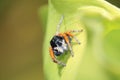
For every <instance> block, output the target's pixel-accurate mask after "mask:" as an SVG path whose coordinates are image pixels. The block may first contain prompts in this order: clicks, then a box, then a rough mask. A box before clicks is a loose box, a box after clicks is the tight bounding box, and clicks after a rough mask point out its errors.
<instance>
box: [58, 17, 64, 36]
mask: <svg viewBox="0 0 120 80" xmlns="http://www.w3.org/2000/svg"><path fill="white" fill-rule="evenodd" d="M63 19H64V16H63V15H62V16H61V19H60V21H59V24H58V25H57V29H56V35H57V34H58V33H59V29H60V26H61V24H62V21H63Z"/></svg>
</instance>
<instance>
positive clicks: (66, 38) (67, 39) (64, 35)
mask: <svg viewBox="0 0 120 80" xmlns="http://www.w3.org/2000/svg"><path fill="white" fill-rule="evenodd" d="M62 36H63V37H64V39H65V41H66V42H67V44H68V47H69V50H70V52H71V56H72V57H73V56H74V53H73V50H72V47H71V44H70V42H69V38H68V36H67V35H66V34H62Z"/></svg>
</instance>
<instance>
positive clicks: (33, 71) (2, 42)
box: [0, 0, 47, 80]
mask: <svg viewBox="0 0 120 80" xmlns="http://www.w3.org/2000/svg"><path fill="white" fill-rule="evenodd" d="M44 4H47V0H0V80H43V71H42V41H43V36H42V35H43V31H42V25H41V20H40V17H39V8H40V6H42V5H44Z"/></svg>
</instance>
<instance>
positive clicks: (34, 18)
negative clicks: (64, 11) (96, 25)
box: [0, 0, 120, 80]
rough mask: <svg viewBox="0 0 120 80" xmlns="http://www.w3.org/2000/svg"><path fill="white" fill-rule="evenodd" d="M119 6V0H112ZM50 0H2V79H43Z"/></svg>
mask: <svg viewBox="0 0 120 80" xmlns="http://www.w3.org/2000/svg"><path fill="white" fill-rule="evenodd" d="M109 1H110V2H111V3H113V4H115V5H116V6H120V3H119V2H120V0H109ZM46 4H47V0H0V80H43V79H44V78H43V69H42V41H43V37H44V36H43V34H44V31H43V27H45V26H42V21H41V17H40V14H39V10H40V9H39V8H40V7H41V6H43V5H46Z"/></svg>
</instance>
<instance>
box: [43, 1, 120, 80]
mask: <svg viewBox="0 0 120 80" xmlns="http://www.w3.org/2000/svg"><path fill="white" fill-rule="evenodd" d="M62 15H64V17H65V18H64V21H63V23H62V25H61V28H60V32H65V31H69V30H81V29H83V32H82V33H80V34H78V35H77V36H76V37H77V38H78V39H79V41H80V42H81V45H74V44H73V52H74V57H71V56H70V52H67V53H66V55H68V56H66V55H63V56H61V57H60V58H59V59H60V60H61V61H64V62H65V63H66V67H61V66H60V65H58V64H55V63H53V62H52V60H51V58H50V55H49V47H50V44H49V42H50V40H51V38H52V37H53V36H54V35H55V32H56V26H57V24H58V23H59V20H60V17H61V16H62ZM119 22H120V10H119V9H118V8H117V7H115V6H113V5H111V4H109V3H108V2H106V1H104V0H49V9H48V22H47V28H46V34H45V40H44V46H43V57H44V63H43V64H44V73H45V78H46V80H80V79H81V80H109V78H111V75H110V74H111V73H112V76H113V77H116V75H117V77H118V78H119V76H118V75H120V73H119V72H117V71H120V68H119V65H120V63H119V61H120V57H119V53H120V51H119V48H118V47H120V44H119V43H120V40H119V39H118V40H117V37H115V35H117V34H119V33H120V30H119V29H120V26H119ZM116 30H117V32H116ZM112 31H114V32H112ZM111 37H113V38H114V39H113V38H111ZM73 42H74V40H73ZM114 51H116V52H115V53H114Z"/></svg>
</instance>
